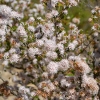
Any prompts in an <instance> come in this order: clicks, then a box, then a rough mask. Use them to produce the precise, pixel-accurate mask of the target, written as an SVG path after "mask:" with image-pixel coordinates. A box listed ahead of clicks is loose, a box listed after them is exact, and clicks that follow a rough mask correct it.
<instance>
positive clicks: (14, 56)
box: [9, 54, 19, 63]
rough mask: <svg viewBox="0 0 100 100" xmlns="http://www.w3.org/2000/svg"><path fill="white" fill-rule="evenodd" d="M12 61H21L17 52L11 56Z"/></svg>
mask: <svg viewBox="0 0 100 100" xmlns="http://www.w3.org/2000/svg"><path fill="white" fill-rule="evenodd" d="M9 60H10V62H11V63H17V62H18V61H19V56H18V55H17V54H13V55H12V56H11V57H10V59H9Z"/></svg>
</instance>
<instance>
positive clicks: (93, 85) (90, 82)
mask: <svg viewBox="0 0 100 100" xmlns="http://www.w3.org/2000/svg"><path fill="white" fill-rule="evenodd" d="M82 86H83V87H86V88H87V87H89V89H90V91H91V92H92V93H93V94H97V93H98V91H99V86H98V85H97V82H96V80H95V79H94V78H92V77H88V76H87V75H86V74H84V75H83V79H82Z"/></svg>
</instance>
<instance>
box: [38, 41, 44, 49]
mask: <svg viewBox="0 0 100 100" xmlns="http://www.w3.org/2000/svg"><path fill="white" fill-rule="evenodd" d="M36 45H37V46H38V47H42V46H43V45H44V42H43V40H37V41H36Z"/></svg>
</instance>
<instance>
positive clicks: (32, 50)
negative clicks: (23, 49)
mask: <svg viewBox="0 0 100 100" xmlns="http://www.w3.org/2000/svg"><path fill="white" fill-rule="evenodd" d="M28 54H29V57H30V58H34V57H35V55H36V54H41V52H40V50H39V49H38V48H29V49H28Z"/></svg>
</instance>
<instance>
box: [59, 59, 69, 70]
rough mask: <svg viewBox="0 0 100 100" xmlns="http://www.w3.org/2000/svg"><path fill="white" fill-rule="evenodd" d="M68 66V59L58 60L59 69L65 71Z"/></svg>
mask: <svg viewBox="0 0 100 100" xmlns="http://www.w3.org/2000/svg"><path fill="white" fill-rule="evenodd" d="M68 68H69V61H68V60H67V59H62V60H61V61H60V62H59V70H62V71H66V70H67V69H68Z"/></svg>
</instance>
